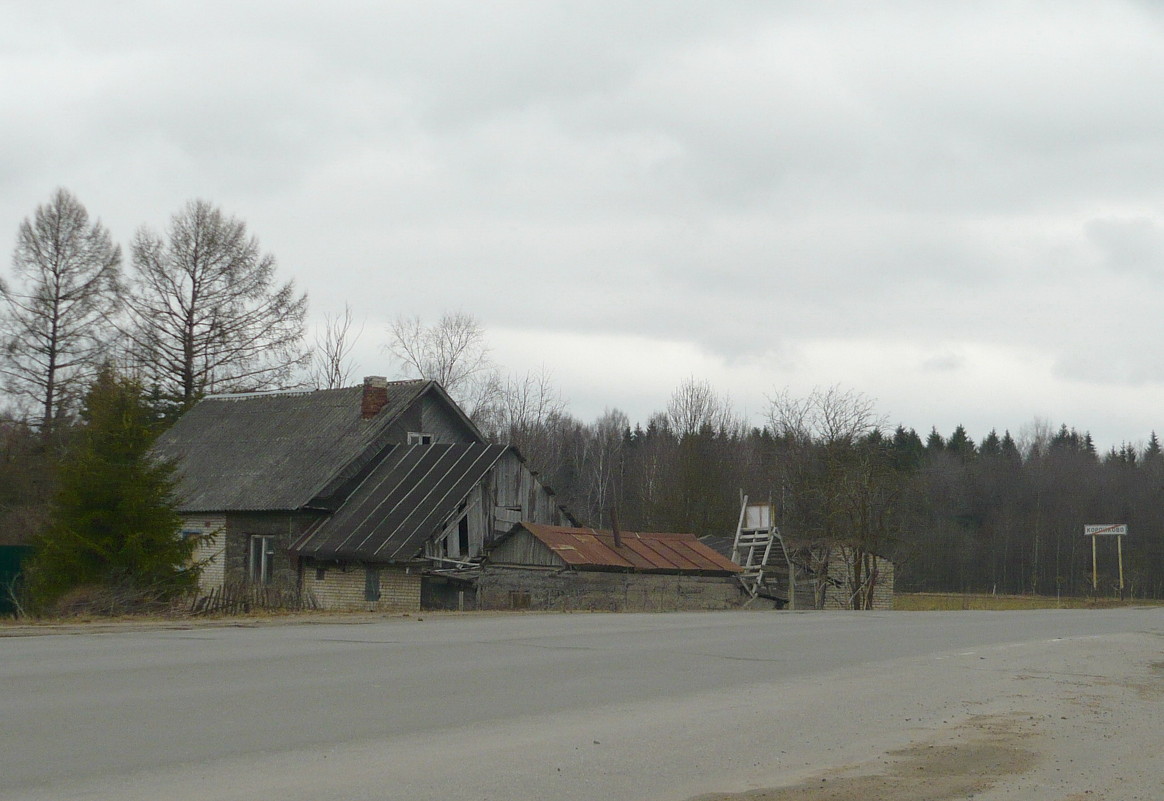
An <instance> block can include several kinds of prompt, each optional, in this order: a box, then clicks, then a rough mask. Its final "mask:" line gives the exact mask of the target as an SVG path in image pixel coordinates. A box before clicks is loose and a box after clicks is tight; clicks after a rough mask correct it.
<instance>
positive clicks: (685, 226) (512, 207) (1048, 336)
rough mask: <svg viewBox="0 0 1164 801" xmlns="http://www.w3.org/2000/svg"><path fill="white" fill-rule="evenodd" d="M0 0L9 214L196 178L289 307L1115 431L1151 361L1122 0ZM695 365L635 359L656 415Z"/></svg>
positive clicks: (1132, 15)
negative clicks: (413, 319)
mask: <svg viewBox="0 0 1164 801" xmlns="http://www.w3.org/2000/svg"><path fill="white" fill-rule="evenodd" d="M11 11H12V13H11V18H10V19H11V21H10V24H6V26H5V28H4V30H2V31H0V114H2V115H3V118H4V119H5V120H6V124H5V125H4V126H2V127H0V181H2V182H3V186H4V189H5V191H4V192H3V193H0V226H2V225H5V224H6V225H8V230H9V231H11V232H12V233H13V234H14V232H15V228H16V225H17V224H18V222H19V221H20V219H22V218H23V217H24V216H26V215H28V214H30V213H31V212H32V210H33V208H34V207H35V205H36V204H37V203H40V202H43V200H44V199H45V198H47V196H48V194H49V193H50V192H51V191H52V189H53V187H55V186H57V185H65V186H68V187H70V188H71V189H72V190H73V191H75V192H76V193H77V194H78V196H79V197H80V198H81V199H82V200H83V201H84V202H85V203H87V204H88V205H89V207H90V210H91V211H92V212H93V213H94V214H96V215H99V216H101V217H102V218H103V219H104V220H105V221H106V222H107V223H108V224H109V225H110V227H111V228H112V230H113V231H114V233H115V235H117V236H118V237H119V238H120V239H122V241H126V240H127V239H128V237H129V236H130V235H131V234H132V232H133V230H134V229H135V228H136V227H137V226H138V225H140V224H142V223H148V224H151V225H154V226H161V225H164V224H165V221H166V219H167V217H168V215H169V214H170V213H172V212H173V211H174V210H176V209H177V208H179V207H180V206H181V204H182V203H183V202H185V201H186V200H187V199H189V198H191V197H196V196H200V197H206V198H209V199H211V200H213V201H215V202H217V203H219V204H221V205H222V206H223V207H224V208H226V209H227V210H228V211H230V212H231V213H233V214H236V215H238V216H240V217H242V218H244V219H246V220H247V221H248V223H249V224H250V225H251V228H252V229H253V230H254V231H255V232H256V233H257V234H258V235H259V236H260V238H261V239H262V241H263V243H264V245H265V246H266V247H267V248H269V249H271V250H273V251H274V252H275V253H276V254H277V255H278V257H279V260H280V264H281V269H282V270H283V271H284V272H285V273H286V274H287V275H289V276H293V277H295V278H296V279H297V281H298V282H299V283H300V284H301V285H302V286H304V287H306V288H307V289H308V290H309V292H310V293H311V295H312V298H313V302H314V303H315V306H316V309H317V310H318V312H319V313H320V314H322V313H323V312H325V311H333V310H335V309H337V308H339V307H340V306H341V305H342V304H343V303H344V301H350V302H351V303H353V304H354V305H355V306H356V309H357V313H361V314H365V315H368V316H369V319H376V320H386V319H390V318H391V317H392V316H394V315H396V314H398V313H408V314H413V313H416V314H421V315H426V316H430V317H431V316H434V315H436V314H439V313H440V312H441V311H444V310H446V309H453V308H461V309H468V310H471V311H473V312H474V313H476V314H478V315H479V316H480V317H481V318H482V319H483V320H484V321H485V323H486V324H487V325H488V326H490V327H494V328H498V329H500V328H506V329H522V330H525V331H528V332H530V333H529V336H530V337H531V338H532V339H533V340H534V341H535V342H536V341H537V339H538V337H539V335H544V336H546V337H550V336H551V335H552V336H564V335H570V336H575V335H576V336H579V337H586V336H593V335H595V334H599V333H601V334H603V335H609V336H614V337H619V336H621V337H628V338H634V339H633V341H634V342H637V343H640V345H636V347H642V348H646V347H648V346H647V345H642V344H641V343H643V342H648V343H649V342H657V343H669V345H675V346H676V347H677V346H679V345H682V347H685V348H690V349H691V352H693V353H694V352H698V353H700V354H704V357H705V358H706V360H707V361H706V362H701V364H712V363H713V362H714V364H716V365H718V366H717V367H716V368H715V369H717V370H719V371H720V373H719V376H720V377H721V378H722V380H724V381H725V382H731V383H735V384H737V385H738V386H754V385H758V384H760V383H764V382H768V383H769V384H770V385H783V384H785V383H790V382H791V383H797V382H800V383H804V384H807V385H808V386H811V385H813V384H829V383H833V382H834V381H837V380H841V381H844V382H850V383H855V382H857V381H861V380H866V381H870V382H876V383H877V385H878V386H877V388H876V394H877V395H878V397H879V398H881V400H882V402H883V403H884V404H886V406H887V411H888V412H889V413H891V414H893V413H894V410H895V409H902V410H907V411H909V412H910V413H913V414H919V415H930V416H931V417H932V422H935V423H936V422H940V421H941V420H945V419H949V420H954V421H958V420H962V419H969V418H968V417H966V416H965V414H964V413H963V412H961V411H960V410H959V408H956V406H958V405H961V406H963V407H964V406H973V407H974V409H975V410H976V414H981V415H983V417H984V419H985V418H986V417H989V415H990V414H991V413H994V414H997V415H998V417H999V418H1006V419H995V420H992V421H991V423H990V425H991V426H997V427H998V428H1000V429H1002V428H1006V427H1010V428H1012V429H1015V428H1017V427H1018V426H1019V425H1021V424H1022V423H1023V422H1025V421H1024V420H1021V419H1020V420H1015V419H1011V418H1013V416H1014V415H1015V414H1016V410H1020V411H1021V410H1029V413H1030V414H1031V415H1035V414H1045V413H1046V412H1047V406H1054V408H1056V409H1060V408H1061V409H1062V412H1063V413H1071V412H1072V411H1073V410H1078V413H1080V414H1089V415H1093V414H1097V412H1096V411H1095V410H1096V409H1102V408H1104V407H1103V406H1102V404H1098V403H1097V402H1096V401H1095V400H1094V398H1092V397H1090V396H1089V397H1088V400H1087V401H1086V403H1085V402H1084V401H1082V400H1081V401H1079V403H1078V404H1077V405H1076V406H1072V405H1071V401H1069V400H1068V401H1064V400H1063V399H1064V398H1068V399H1069V398H1072V397H1075V396H1077V395H1079V396H1081V395H1082V394H1086V393H1087V392H1090V391H1092V389H1094V388H1097V387H1101V386H1108V385H1117V386H1122V387H1126V388H1129V392H1130V391H1131V390H1132V389H1134V390H1135V393H1138V394H1135V397H1134V400H1129V401H1128V403H1129V404H1131V405H1130V406H1128V409H1127V410H1125V411H1124V412H1121V411H1120V409H1119V408H1113V410H1112V411H1111V412H1110V417H1111V420H1110V421H1107V422H1103V424H1104V425H1109V426H1110V428H1111V430H1112V431H1113V432H1117V433H1114V434H1113V436H1115V437H1116V438H1126V439H1132V438H1135V437H1138V436H1142V431H1141V430H1140V429H1145V428H1150V427H1149V426H1148V425H1147V424H1148V423H1149V422H1151V424H1152V425H1153V426H1155V427H1159V426H1160V423H1159V422H1158V421H1157V422H1152V421H1150V420H1149V419H1148V418H1147V415H1148V414H1149V413H1148V412H1145V411H1143V410H1145V409H1149V408H1151V407H1153V406H1155V407H1158V406H1159V404H1158V403H1152V402H1151V401H1152V400H1153V399H1154V398H1155V396H1154V395H1153V393H1157V394H1158V393H1159V391H1160V389H1161V386H1160V385H1161V381H1164V372H1162V370H1164V358H1162V357H1164V353H1162V352H1161V350H1162V347H1161V346H1159V345H1157V342H1159V341H1160V339H1161V338H1160V337H1159V334H1158V332H1157V331H1156V324H1155V320H1156V318H1157V310H1158V309H1159V308H1160V307H1161V305H1162V304H1164V287H1161V286H1160V285H1159V269H1160V268H1159V266H1158V265H1159V264H1160V263H1161V259H1160V257H1161V256H1162V255H1164V234H1162V233H1161V228H1160V223H1159V220H1160V219H1161V215H1162V214H1164V157H1162V156H1161V154H1162V153H1164V107H1161V106H1160V104H1158V103H1153V102H1151V98H1153V97H1155V95H1156V94H1157V92H1158V89H1157V87H1158V86H1159V85H1160V84H1161V83H1162V82H1164V56H1161V55H1160V54H1161V53H1164V46H1162V45H1164V26H1162V25H1161V16H1160V13H1159V11H1158V9H1157V8H1156V7H1154V6H1153V5H1151V4H1135V3H1119V2H1116V3H1106V4H1093V3H1084V2H1068V3H1062V2H1056V3H1050V2H1030V3H1020V4H1014V3H1001V2H999V3H984V4H974V5H973V6H970V5H950V4H934V3H923V2H920V0H919V2H915V3H908V2H907V3H901V4H892V5H869V4H865V3H841V4H820V3H808V2H805V3H781V4H771V3H762V2H746V1H744V0H741V1H740V2H714V3H713V2H695V1H694V0H684V1H683V2H662V0H659V2H645V3H635V4H630V5H628V4H625V3H612V2H591V3H585V4H583V3H541V2H539V3H533V2H501V3H490V4H473V3H453V2H432V3H423V4H415V3H366V2H340V3H336V4H332V5H331V6H329V7H328V8H327V9H326V10H324V9H322V7H320V6H319V5H318V4H311V3H302V2H279V3H275V2H261V3H248V4H235V3H225V2H221V3H220V2H210V3H201V4H198V5H196V6H192V5H185V6H163V7H159V6H156V4H147V3H130V4H126V3H116V4H115V3H106V2H96V3H81V2H68V1H66V0H62V1H61V2H49V3H37V4H25V5H24V6H23V7H21V8H18V9H12V10H11ZM4 220H7V221H8V222H7V223H4V222H3V221H4ZM2 230H3V228H0V231H2ZM376 336H378V332H377V331H374V330H369V331H368V332H367V333H366V334H365V337H367V338H374V337H376ZM603 341H604V342H605V341H607V340H603ZM620 341H621V340H620ZM627 341H631V340H629V339H628V340H627ZM595 342H597V340H595ZM595 347H607V346H606V345H598V344H596V345H595ZM660 347H663V345H660ZM369 351H370V352H369V355H368V356H366V357H365V358H364V361H365V362H373V361H374V360H375V359H376V358H377V354H376V353H375V352H373V351H374V349H369ZM668 352H671V351H668ZM822 352H827V353H828V354H829V356H828V360H829V363H814V361H813V360H814V358H820V357H816V356H814V355H813V354H820V353H822ZM847 354H855V355H853V356H852V357H849V356H848V355H847ZM984 354H985V355H984ZM704 357H701V358H704ZM636 358H651V356H650V354H639V353H635V352H630V351H628V350H627V349H626V348H625V347H622V348H621V350H617V349H616V352H612V353H610V354H609V357H608V361H609V362H611V363H613V362H614V361H616V360H617V361H620V362H622V363H628V362H630V363H633V360H634V359H636ZM983 359H988V360H989V359H995V360H999V361H998V363H997V364H996V365H993V366H994V368H995V369H990V365H983V364H982V363H981V360H983ZM537 361H539V362H545V363H548V364H551V365H553V364H554V361H555V354H554V353H553V352H547V353H544V354H541V358H540V359H538V360H537ZM367 366H368V367H369V368H370V367H371V364H368V365H367ZM514 366H515V367H518V368H522V367H523V365H514ZM555 367H556V374H557V375H558V377H559V379H560V380H562V381H563V382H564V383H571V382H573V383H574V384H576V385H578V386H585V387H586V390H585V392H586V397H587V398H590V399H591V400H590V401H587V402H589V403H591V405H593V406H595V408H578V409H576V410H575V411H577V412H578V413H579V414H581V415H583V416H589V415H593V414H597V413H599V412H600V411H601V408H600V406H605V405H615V406H617V405H628V404H629V401H628V402H624V401H622V400H621V399H620V397H619V394H618V393H619V392H620V386H619V385H618V383H611V384H609V385H607V384H604V383H603V377H602V375H584V376H583V375H572V374H571V373H570V369H571V368H570V366H569V365H555ZM692 369H693V368H690V367H689V368H688V370H686V371H680V370H678V369H677V370H676V371H675V372H676V374H675V375H674V376H671V375H663V376H661V377H659V378H658V379H656V380H657V382H658V384H657V389H656V393H657V398H658V400H657V403H656V405H657V406H662V405H663V404H664V403H665V400H666V396H667V395H668V394H669V392H670V390H671V388H672V386H673V384H671V385H668V384H667V383H666V382H668V381H674V382H675V383H677V382H678V380H681V379H682V378H683V377H686V375H687V374H689V373H690V372H691V370H692ZM1024 371H1025V372H1024ZM838 373H839V374H838ZM1023 375H1028V376H1030V377H1031V378H1030V381H1029V382H1028V381H1026V380H1022V381H1020V380H1019V377H1020V376H1023ZM995 376H997V377H995ZM962 380H965V381H968V382H972V383H971V384H968V385H967V386H963V385H961V384H957V383H956V382H958V381H962ZM924 381H929V382H931V384H932V382H935V381H942V382H954V383H950V384H949V387H948V389H947V390H943V392H946V393H947V394H945V395H943V394H942V393H940V392H936V391H935V392H929V393H919V391H918V389H917V387H918V386H919V383H918V382H924ZM1028 383H1029V385H1028ZM1020 384H1021V386H1020ZM943 386H945V384H943ZM857 388H858V389H865V387H860V386H858V387H857ZM724 389H725V390H726V391H731V392H732V394H733V396H734V397H738V398H739V399H740V400H741V402H744V401H746V402H748V403H750V405H751V406H752V407H755V408H758V407H759V406H760V405H761V403H762V400H761V399H760V398H759V396H758V395H755V393H753V396H752V397H750V398H749V397H747V396H746V395H745V394H742V393H745V392H746V391H745V390H741V391H740V393H737V392H736V391H734V390H733V387H732V386H725V387H724ZM634 392H635V397H636V398H642V397H646V395H647V394H649V390H648V389H647V388H645V387H641V386H640V387H636V388H635V390H634ZM971 393H973V394H971ZM922 394H924V396H925V398H926V399H927V400H926V403H925V404H920V403H919V400H918V398H919V396H920V395H922ZM1129 397H1130V396H1129ZM594 398H602V399H603V400H602V402H601V404H598V402H597V401H594V400H593V399H594ZM939 398H944V400H941V401H940V402H939V401H938V400H933V402H932V403H931V402H930V399H939ZM643 402H644V403H645V401H643ZM1133 407H1134V410H1133ZM630 411H632V413H635V412H638V413H640V414H641V413H642V411H643V410H642V409H639V410H636V409H630ZM1057 413H1058V412H1057ZM1104 414H1108V413H1107V412H1104ZM1120 418H1125V420H1126V422H1125V421H1122V420H1121V419H1120ZM1133 418H1134V419H1133ZM905 422H907V423H909V424H912V425H916V426H917V427H918V428H919V429H928V426H929V425H930V423H931V420H930V419H916V420H907V421H905ZM1068 422H1069V423H1070V424H1073V425H1077V426H1078V427H1080V428H1089V427H1090V428H1093V429H1096V430H1097V431H1098V430H1099V429H1100V423H1099V422H1094V421H1092V420H1082V419H1079V420H1076V419H1071V420H1068ZM1101 422H1102V421H1101ZM1125 424H1126V425H1129V426H1133V427H1134V428H1132V430H1128V431H1117V430H1118V429H1119V426H1120V425H1125ZM980 433H985V432H980Z"/></svg>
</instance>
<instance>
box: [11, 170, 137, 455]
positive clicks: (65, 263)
mask: <svg viewBox="0 0 1164 801" xmlns="http://www.w3.org/2000/svg"><path fill="white" fill-rule="evenodd" d="M120 264H121V249H120V248H119V247H117V246H116V245H115V244H113V241H112V239H111V238H110V236H109V232H108V230H106V228H105V226H103V225H102V224H101V222H100V221H96V222H90V221H89V213H88V212H87V211H86V210H85V207H84V206H83V205H81V203H80V202H79V201H78V200H77V199H76V198H75V197H73V195H72V194H71V193H69V192H68V190H65V189H58V190H57V191H56V193H55V194H54V195H53V197H52V200H50V201H49V202H48V203H47V204H45V205H42V206H38V207H37V209H36V213H35V214H34V215H33V218H32V219H31V220H30V219H25V220H24V222H23V223H21V225H20V229H19V233H18V234H17V240H16V249H15V250H14V252H13V254H12V268H13V274H14V276H15V281H14V282H13V284H12V285H11V286H9V285H7V284H5V283H4V282H3V281H0V301H3V302H2V303H0V377H2V378H3V379H4V387H5V389H6V390H7V391H8V392H10V393H12V394H13V395H14V396H16V397H17V399H18V400H23V401H25V402H26V403H31V404H34V405H35V408H36V409H37V416H38V417H39V420H40V431H41V435H42V437H45V438H47V437H48V436H49V435H50V434H51V432H52V429H53V425H54V423H55V421H57V420H58V419H60V418H61V417H63V416H66V415H67V414H68V413H69V412H71V411H73V410H74V409H75V408H76V404H77V403H78V401H79V398H80V396H81V394H82V392H83V390H84V388H85V386H86V385H87V384H88V382H89V381H90V380H91V379H92V377H93V375H94V374H95V372H96V370H97V368H98V366H99V365H100V363H101V361H102V359H103V357H104V355H105V354H106V348H107V345H108V343H109V341H110V336H109V333H110V331H111V322H110V321H111V318H112V316H113V315H114V313H115V311H116V309H117V305H118V293H119V283H118V282H119V267H120Z"/></svg>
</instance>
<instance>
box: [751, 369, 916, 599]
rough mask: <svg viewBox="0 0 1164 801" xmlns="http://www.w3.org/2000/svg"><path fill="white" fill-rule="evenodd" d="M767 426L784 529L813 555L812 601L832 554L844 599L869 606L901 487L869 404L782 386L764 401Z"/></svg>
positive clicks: (850, 396) (851, 395) (845, 395)
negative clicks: (840, 570) (777, 450)
mask: <svg viewBox="0 0 1164 801" xmlns="http://www.w3.org/2000/svg"><path fill="white" fill-rule="evenodd" d="M768 426H769V428H770V429H771V431H772V433H773V434H775V436H776V437H777V438H778V439H779V441H780V444H781V446H782V447H783V449H784V452H783V458H782V459H781V460H780V468H779V471H780V474H781V475H780V479H781V482H782V484H783V485H784V487H785V489H786V490H787V491H788V497H789V498H790V502H789V503H788V504H787V505H786V507H785V509H784V513H785V520H786V521H787V522H788V523H789V524H790V529H791V530H790V531H789V532H787V533H789V534H791V536H792V537H793V538H794V539H799V540H800V541H801V542H802V548H806V552H808V553H811V554H812V560H811V561H812V562H813V564H812V567H813V569H814V570H815V571H816V573H817V603H818V605H819V604H820V603H821V602H822V600H823V597H824V596H823V590H824V587H825V584H824V582H828V581H829V580H830V579H831V578H833V577H831V576H830V570H829V564H830V559H831V557H832V556H834V555H835V556H836V557H837V559H838V561H839V562H840V563H841V564H842V565H843V566H844V569H845V576H846V578H845V580H844V582H843V584H844V586H845V587H846V595H847V598H846V603H847V604H848V605H849V606H851V608H854V609H867V608H871V606H872V602H873V592H874V588H875V587H876V584H877V580H878V578H879V575H878V572H877V567H876V566H877V560H876V558H875V557H876V556H883V555H885V551H886V549H887V548H888V546H889V544H890V543H891V541H892V539H893V538H894V536H895V535H896V533H897V529H898V526H899V518H898V515H897V503H898V498H899V496H900V492H901V482H900V478H899V476H898V474H897V473H896V471H895V470H894V469H893V468H892V463H891V460H890V456H889V454H888V451H887V450H886V448H885V440H884V439H883V438H882V437H881V436H880V430H881V428H882V426H884V420H883V419H882V418H881V417H879V416H878V415H877V414H876V404H875V402H874V401H873V400H872V399H870V398H869V397H867V396H866V395H864V394H862V393H860V392H855V391H853V390H842V389H840V388H839V387H835V386H834V387H830V388H829V389H827V390H820V389H817V390H813V392H812V393H811V394H809V395H808V396H806V397H803V398H797V397H794V396H792V395H791V394H790V393H789V392H788V391H787V390H785V391H783V392H780V393H777V394H776V395H774V396H772V397H770V398H769V403H768Z"/></svg>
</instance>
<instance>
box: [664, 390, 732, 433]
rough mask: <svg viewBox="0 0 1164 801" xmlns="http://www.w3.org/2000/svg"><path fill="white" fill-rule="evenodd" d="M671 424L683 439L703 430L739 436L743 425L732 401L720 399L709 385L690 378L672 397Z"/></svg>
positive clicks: (669, 415)
mask: <svg viewBox="0 0 1164 801" xmlns="http://www.w3.org/2000/svg"><path fill="white" fill-rule="evenodd" d="M667 424H668V425H669V426H670V429H671V431H672V432H674V433H675V434H676V436H678V437H679V438H680V439H682V438H684V437H690V436H692V435H695V434H698V433H699V432H700V431H702V430H705V429H707V430H710V431H712V432H714V433H717V434H721V433H735V432H736V431H738V430H739V429H740V428H742V422H741V421H740V420H738V419H737V418H736V415H735V412H734V411H732V403H731V398H729V397H728V396H726V395H724V396H722V397H721V396H720V395H719V394H718V393H717V392H716V391H715V390H714V389H713V388H712V386H711V383H710V382H708V381H696V380H695V379H694V378H687V379H685V380H684V381H683V383H682V384H680V385H679V387H678V388H677V389H676V390H675V391H674V392H673V393H671V400H670V401H669V402H668V403H667Z"/></svg>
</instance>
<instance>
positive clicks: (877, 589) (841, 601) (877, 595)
mask: <svg viewBox="0 0 1164 801" xmlns="http://www.w3.org/2000/svg"><path fill="white" fill-rule="evenodd" d="M829 572H830V573H831V574H833V575H835V576H836V577H837V578H839V579H841V580H842V581H845V579H846V578H847V575H846V568H845V566H844V565H843V564H836V563H833V564H830V566H829ZM848 593H849V590H848V589H846V586H841V587H829V588H828V590H827V591H826V592H825V603H824V608H825V609H849V608H851V607H850V606H849V604H848V600H849V599H848ZM873 608H874V609H892V608H893V562H890V561H889V560H888V559H880V558H878V560H877V584H876V586H874V587H873Z"/></svg>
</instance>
